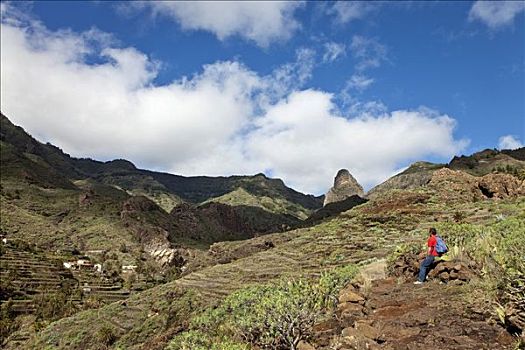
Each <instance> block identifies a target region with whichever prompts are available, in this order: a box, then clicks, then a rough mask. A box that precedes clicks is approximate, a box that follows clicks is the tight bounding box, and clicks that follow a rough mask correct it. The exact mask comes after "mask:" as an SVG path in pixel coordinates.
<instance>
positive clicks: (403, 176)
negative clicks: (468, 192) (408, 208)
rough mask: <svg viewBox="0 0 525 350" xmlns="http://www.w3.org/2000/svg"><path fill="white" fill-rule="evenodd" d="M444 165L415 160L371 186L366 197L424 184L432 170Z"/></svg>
mask: <svg viewBox="0 0 525 350" xmlns="http://www.w3.org/2000/svg"><path fill="white" fill-rule="evenodd" d="M444 166H445V165H444V164H433V163H428V162H416V163H414V164H412V165H411V166H410V167H409V168H408V169H406V170H405V171H403V172H402V173H400V174H397V175H396V176H393V177H391V178H390V179H388V180H386V181H385V182H383V183H381V184H379V185H377V186H376V187H374V188H372V189H371V190H370V191H368V193H367V194H366V197H367V198H368V199H375V198H378V197H381V196H382V195H384V194H385V193H386V192H388V191H390V190H393V189H398V190H406V189H412V188H417V187H421V186H424V185H426V184H428V182H429V181H430V179H432V175H433V174H434V172H435V171H436V170H438V169H441V168H443V167H444Z"/></svg>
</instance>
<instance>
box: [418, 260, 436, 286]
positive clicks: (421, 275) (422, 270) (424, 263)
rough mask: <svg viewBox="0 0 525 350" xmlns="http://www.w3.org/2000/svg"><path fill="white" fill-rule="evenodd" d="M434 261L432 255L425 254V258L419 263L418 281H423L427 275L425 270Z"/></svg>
mask: <svg viewBox="0 0 525 350" xmlns="http://www.w3.org/2000/svg"><path fill="white" fill-rule="evenodd" d="M433 263H434V256H433V255H427V257H426V258H425V260H423V261H422V262H421V265H419V278H418V279H419V281H421V282H425V278H426V277H427V270H428V268H429V267H430V266H432V264H433Z"/></svg>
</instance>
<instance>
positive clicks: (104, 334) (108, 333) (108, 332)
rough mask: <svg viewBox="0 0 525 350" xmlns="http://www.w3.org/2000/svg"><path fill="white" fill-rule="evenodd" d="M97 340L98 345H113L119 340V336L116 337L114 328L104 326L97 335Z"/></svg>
mask: <svg viewBox="0 0 525 350" xmlns="http://www.w3.org/2000/svg"><path fill="white" fill-rule="evenodd" d="M95 338H96V341H97V343H100V344H102V345H106V346H108V345H111V344H113V343H114V342H115V341H116V340H117V336H116V335H115V332H114V330H113V328H111V327H109V326H106V325H104V326H102V327H101V328H100V329H99V330H98V331H97V333H96V334H95Z"/></svg>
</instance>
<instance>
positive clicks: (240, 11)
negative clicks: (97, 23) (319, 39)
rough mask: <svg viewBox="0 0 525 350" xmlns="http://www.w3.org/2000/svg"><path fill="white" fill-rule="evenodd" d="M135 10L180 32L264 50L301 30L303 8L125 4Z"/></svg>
mask: <svg viewBox="0 0 525 350" xmlns="http://www.w3.org/2000/svg"><path fill="white" fill-rule="evenodd" d="M126 6H130V7H131V8H132V9H135V10H149V11H151V13H152V14H153V16H155V17H157V16H162V17H166V18H169V19H171V20H173V21H175V22H177V23H178V24H179V25H180V27H181V28H182V29H183V30H205V31H209V32H211V33H213V34H214V35H215V36H216V37H217V38H218V39H219V40H225V39H227V38H229V37H232V36H239V37H241V38H244V39H246V40H249V41H252V42H255V43H256V44H257V45H259V46H261V47H267V46H268V45H270V44H271V43H273V42H276V41H286V40H287V39H289V38H290V37H291V36H292V35H293V33H294V32H295V31H296V30H297V29H298V28H299V27H300V24H299V22H298V21H297V20H295V18H294V13H295V10H296V9H297V8H299V7H301V6H302V3H301V2H294V1H290V2H288V1H260V2H243V1H229V2H219V1H217V2H214V1H211V2H209V1H143V2H130V3H128V4H126Z"/></svg>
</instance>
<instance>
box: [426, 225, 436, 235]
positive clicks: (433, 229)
mask: <svg viewBox="0 0 525 350" xmlns="http://www.w3.org/2000/svg"><path fill="white" fill-rule="evenodd" d="M428 232H429V233H430V234H431V235H436V234H437V231H436V229H435V228H433V227H431V228H430V229H429V230H428Z"/></svg>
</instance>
